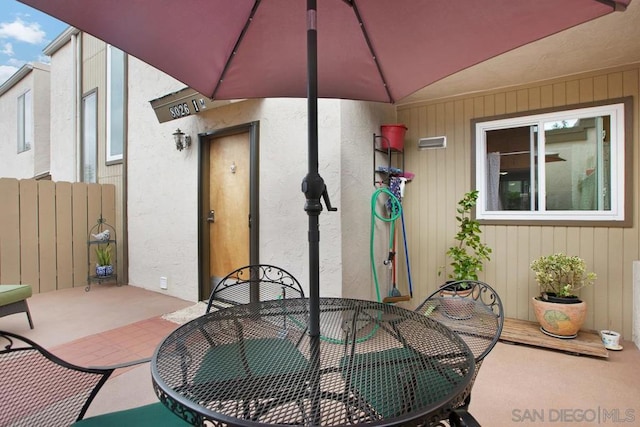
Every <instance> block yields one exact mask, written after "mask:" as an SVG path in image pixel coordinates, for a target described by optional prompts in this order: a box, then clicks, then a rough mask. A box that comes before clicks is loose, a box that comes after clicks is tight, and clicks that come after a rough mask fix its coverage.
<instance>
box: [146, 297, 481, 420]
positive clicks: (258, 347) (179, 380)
mask: <svg viewBox="0 0 640 427" xmlns="http://www.w3.org/2000/svg"><path fill="white" fill-rule="evenodd" d="M308 315H309V300H308V299H286V300H275V301H266V302H260V303H255V304H247V305H240V306H235V307H231V308H228V309H223V310H219V311H215V312H211V313H209V314H207V315H204V316H202V317H199V318H197V319H195V320H192V321H191V322H189V323H187V324H185V325H183V326H181V327H179V328H178V329H176V330H175V331H174V332H172V333H171V334H170V335H169V336H168V337H167V338H165V340H164V341H163V342H162V343H161V344H160V345H159V346H158V348H157V349H156V352H155V354H154V356H153V359H152V364H151V371H152V378H153V385H154V389H155V391H156V394H157V395H158V397H159V398H160V400H161V401H162V402H163V403H164V404H165V405H166V406H167V407H169V408H170V409H171V410H172V411H173V412H175V413H176V414H177V415H179V416H181V417H182V418H184V419H185V420H187V421H189V422H191V423H192V424H194V425H215V426H217V425H229V426H236V425H237V426H252V425H274V424H276V425H277V424H287V425H307V426H313V425H329V426H330V425H345V424H360V423H367V424H371V425H380V426H382V425H417V424H428V423H429V420H430V419H432V418H433V417H434V416H436V415H437V414H439V413H441V411H447V410H448V408H449V404H450V402H451V401H452V399H453V398H454V397H455V396H456V395H458V394H459V393H460V392H461V391H462V390H463V389H464V388H465V386H466V385H467V384H468V383H469V381H470V380H471V377H472V375H473V371H474V359H473V355H472V353H471V351H470V350H469V347H467V345H466V344H465V343H464V342H463V341H462V340H461V339H460V338H459V337H458V336H457V335H456V334H455V333H453V332H452V331H451V330H450V329H448V328H447V327H445V326H443V325H442V324H440V323H439V322H437V321H434V320H432V319H430V318H428V317H426V316H423V315H421V314H419V313H416V312H412V311H409V310H405V309H402V308H399V307H396V306H393V305H388V304H381V303H377V302H371V301H360V300H352V299H341V298H321V300H320V336H319V337H311V336H309V334H308V333H307V318H308ZM435 418H440V417H437V416H436V417H435Z"/></svg>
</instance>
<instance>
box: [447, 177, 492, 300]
mask: <svg viewBox="0 0 640 427" xmlns="http://www.w3.org/2000/svg"><path fill="white" fill-rule="evenodd" d="M477 201H478V191H477V190H474V191H470V192H468V193H465V195H464V197H463V198H462V199H461V200H460V201H459V202H458V208H457V213H458V214H457V215H456V221H457V222H458V232H457V233H456V236H455V240H456V241H457V243H456V244H455V245H453V246H451V247H450V248H449V249H448V250H447V252H446V254H447V256H448V257H449V258H451V263H450V264H449V265H450V266H451V267H452V271H451V273H449V275H448V278H449V280H448V281H447V283H451V284H453V283H454V282H457V281H460V280H478V272H480V271H482V269H483V266H484V262H485V261H490V260H491V258H490V254H491V248H490V247H489V246H488V245H486V244H485V243H482V241H481V240H480V234H482V230H481V229H480V223H479V222H478V221H477V220H476V219H474V218H472V216H471V212H472V210H473V208H474V207H475V206H476V203H477ZM443 270H444V268H442V269H441V270H440V272H439V273H438V274H441V273H442V271H443ZM445 287H446V284H445ZM466 287H467V286H466V284H464V283H461V284H460V286H459V288H458V290H459V289H460V288H462V289H465V288H466Z"/></svg>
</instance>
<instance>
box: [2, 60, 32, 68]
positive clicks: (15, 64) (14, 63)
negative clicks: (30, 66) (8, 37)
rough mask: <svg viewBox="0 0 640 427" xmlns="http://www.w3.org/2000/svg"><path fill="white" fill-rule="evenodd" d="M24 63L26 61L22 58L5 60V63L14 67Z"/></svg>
mask: <svg viewBox="0 0 640 427" xmlns="http://www.w3.org/2000/svg"><path fill="white" fill-rule="evenodd" d="M26 63H27V61H25V60H24V59H17V58H11V59H9V60H8V61H7V64H9V65H11V66H13V67H16V68H20V67H22V66H23V65H24V64H26Z"/></svg>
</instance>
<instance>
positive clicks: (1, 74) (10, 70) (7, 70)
mask: <svg viewBox="0 0 640 427" xmlns="http://www.w3.org/2000/svg"><path fill="white" fill-rule="evenodd" d="M16 71H18V67H12V66H10V65H0V85H1V84H2V83H4V82H6V81H7V79H8V78H9V77H11V76H13V75H14V74H15V72H16Z"/></svg>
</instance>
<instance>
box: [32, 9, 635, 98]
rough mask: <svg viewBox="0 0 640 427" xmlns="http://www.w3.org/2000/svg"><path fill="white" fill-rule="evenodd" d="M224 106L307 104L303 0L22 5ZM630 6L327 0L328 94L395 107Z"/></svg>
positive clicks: (324, 66)
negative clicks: (267, 101)
mask: <svg viewBox="0 0 640 427" xmlns="http://www.w3.org/2000/svg"><path fill="white" fill-rule="evenodd" d="M20 1H22V2H23V3H25V4H28V5H30V6H32V7H35V8H36V9H39V10H42V11H43V12H45V13H47V14H49V15H52V16H55V17H56V18H58V19H61V20H63V21H65V22H67V23H69V24H70V25H73V26H74V27H76V28H78V29H80V30H82V31H86V32H88V33H90V34H92V35H94V36H96V37H98V38H99V39H101V40H104V41H106V42H107V43H110V44H112V45H114V46H116V47H118V48H120V49H122V50H124V51H125V52H127V53H129V54H131V55H133V56H135V57H137V58H139V59H141V60H142V61H144V62H146V63H148V64H150V65H153V66H154V67H156V68H158V69H159V70H162V71H164V72H165V73H167V74H169V75H171V76H172V77H175V78H176V79H178V80H180V81H182V82H183V83H185V84H186V85H187V86H190V87H192V88H193V89H196V90H197V91H198V92H200V93H202V94H203V95H205V96H208V97H210V98H214V99H242V98H265V97H306V96H307V87H306V83H307V73H306V67H307V61H306V49H307V47H306V40H305V32H306V29H307V18H306V11H305V9H306V4H305V0H262V1H260V0H179V1H178V0H109V1H104V0H55V1H51V0H20ZM629 2H630V0H602V1H598V0H562V1H558V0H535V1H513V0H491V1H478V0H447V1H443V0H440V1H438V0H322V1H319V2H318V5H317V30H318V31H317V34H318V36H317V37H318V96H320V97H323V98H343V99H358V100H368V101H381V102H395V101H397V100H400V99H402V98H403V97H404V96H406V95H409V94H410V93H413V92H415V91H416V90H418V89H420V88H422V87H424V86H426V85H428V84H430V83H433V82H435V81H437V80H439V79H441V78H443V77H445V76H448V75H450V74H452V73H455V72H456V71H459V70H461V69H464V68H466V67H469V66H471V65H474V64H477V63H479V62H482V61H484V60H485V59H488V58H490V57H493V56H496V55H499V54H501V53H503V52H506V51H508V50H511V49H513V48H516V47H518V46H521V45H523V44H526V43H529V42H531V41H534V40H537V39H540V38H542V37H545V36H548V35H550V34H552V33H555V32H558V31H561V30H563V29H566V28H569V27H572V26H575V25H578V24H580V23H583V22H586V21H589V20H591V19H594V18H596V17H599V16H601V15H605V14H607V13H609V12H611V11H613V10H614V9H615V8H618V9H624V8H625V7H626V5H627V4H628V3H629Z"/></svg>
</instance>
